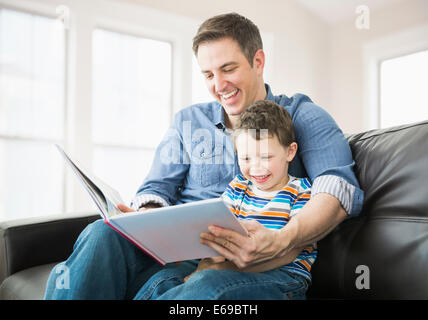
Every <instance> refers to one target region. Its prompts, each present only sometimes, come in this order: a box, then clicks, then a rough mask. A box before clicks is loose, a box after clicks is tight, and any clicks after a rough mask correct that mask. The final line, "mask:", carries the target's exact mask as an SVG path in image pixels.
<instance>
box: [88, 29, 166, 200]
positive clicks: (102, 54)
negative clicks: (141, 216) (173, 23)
mask: <svg viewBox="0 0 428 320" xmlns="http://www.w3.org/2000/svg"><path fill="white" fill-rule="evenodd" d="M171 61H172V48H171V44H170V43H168V42H164V41H158V40H152V39H146V38H142V37H136V36H131V35H127V34H122V33H118V32H112V31H107V30H103V29H96V30H94V33H93V110H92V124H93V126H92V139H93V142H94V154H93V171H94V173H95V174H96V175H97V176H98V177H99V178H101V179H102V180H104V181H105V182H107V183H109V184H110V185H111V186H112V187H114V188H115V189H117V190H118V191H119V192H120V193H121V195H122V197H123V198H124V200H125V201H126V202H129V201H130V200H131V199H132V197H133V196H134V195H135V193H136V191H137V188H138V187H139V186H140V185H141V183H142V181H143V178H144V177H145V175H146V174H147V173H148V171H149V169H150V167H151V163H152V158H153V155H154V150H155V148H156V147H157V145H158V144H159V142H160V140H161V138H162V136H163V135H164V134H165V132H166V131H167V129H168V126H169V124H170V119H171V112H172V105H171V101H172V99H171V83H172V65H171Z"/></svg>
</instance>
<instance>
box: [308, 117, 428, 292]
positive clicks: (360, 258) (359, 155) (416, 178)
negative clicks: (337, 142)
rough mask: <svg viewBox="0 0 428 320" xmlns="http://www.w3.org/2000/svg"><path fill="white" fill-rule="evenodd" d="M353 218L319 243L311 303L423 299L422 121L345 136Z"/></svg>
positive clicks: (426, 171)
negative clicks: (354, 196) (358, 202)
mask: <svg viewBox="0 0 428 320" xmlns="http://www.w3.org/2000/svg"><path fill="white" fill-rule="evenodd" d="M348 141H349V143H350V146H351V149H352V153H353V156H354V160H355V173H356V175H357V178H358V180H359V182H360V186H361V188H362V189H363V190H364V192H365V200H364V206H363V210H362V212H361V214H360V216H359V217H357V218H350V219H347V220H345V221H344V222H343V223H342V224H341V225H340V226H339V227H337V228H336V230H334V231H333V232H332V233H331V234H330V235H328V236H327V237H326V238H325V239H323V240H321V241H320V242H319V243H318V245H319V257H318V259H317V261H316V263H315V264H314V267H313V270H312V274H313V284H312V287H311V288H310V291H309V294H308V297H309V298H334V299H356V298H362V299H427V298H428V285H427V282H426V281H427V280H426V279H428V121H424V122H420V123H416V124H411V125H405V126H399V127H393V128H389V129H380V130H372V131H368V132H364V133H359V134H354V135H350V136H349V137H348Z"/></svg>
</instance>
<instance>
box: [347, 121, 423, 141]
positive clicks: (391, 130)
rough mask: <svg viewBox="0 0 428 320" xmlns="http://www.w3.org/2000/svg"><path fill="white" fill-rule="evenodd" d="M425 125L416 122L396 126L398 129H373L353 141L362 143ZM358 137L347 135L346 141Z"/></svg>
mask: <svg viewBox="0 0 428 320" xmlns="http://www.w3.org/2000/svg"><path fill="white" fill-rule="evenodd" d="M427 124H428V121H423V122H417V123H413V124H408V125H403V126H398V127H393V128H386V129H384V130H382V129H373V130H371V131H368V132H365V133H363V134H362V136H361V137H359V138H355V141H364V140H367V139H371V138H373V137H378V136H381V135H385V134H388V133H395V132H398V131H402V130H406V129H411V128H414V127H419V126H424V125H427ZM370 132H372V133H371V134H370ZM375 132H376V133H375ZM358 135H359V134H349V135H347V137H348V139H349V138H350V139H352V138H353V137H357V136H358Z"/></svg>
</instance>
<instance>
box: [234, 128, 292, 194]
mask: <svg viewBox="0 0 428 320" xmlns="http://www.w3.org/2000/svg"><path fill="white" fill-rule="evenodd" d="M235 144H236V151H237V154H238V162H239V167H240V168H241V172H242V174H243V175H244V176H245V178H247V179H248V180H250V181H251V182H252V183H253V184H254V185H255V186H256V187H257V188H258V189H260V190H263V191H277V190H280V189H281V188H283V187H284V186H285V185H286V184H287V182H288V163H289V162H291V161H292V160H293V158H294V156H295V154H296V151H297V144H296V143H295V142H293V143H292V144H290V146H288V147H284V146H282V145H281V144H280V143H279V140H278V138H277V137H276V136H275V135H272V136H271V137H264V138H263V137H261V139H260V140H256V139H255V138H253V137H252V135H251V134H249V133H248V132H246V131H243V132H242V133H240V134H239V135H238V136H237V138H236V141H235Z"/></svg>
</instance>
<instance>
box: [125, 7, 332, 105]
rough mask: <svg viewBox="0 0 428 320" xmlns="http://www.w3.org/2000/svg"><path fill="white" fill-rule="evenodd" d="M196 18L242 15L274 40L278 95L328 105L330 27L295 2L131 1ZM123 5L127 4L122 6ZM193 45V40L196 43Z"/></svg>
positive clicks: (270, 61) (272, 61) (271, 60)
mask: <svg viewBox="0 0 428 320" xmlns="http://www.w3.org/2000/svg"><path fill="white" fill-rule="evenodd" d="M126 1H127V2H129V3H133V4H141V5H143V6H150V7H153V8H156V9H159V10H165V11H169V12H174V13H176V14H179V15H183V16H188V17H192V18H194V19H197V20H198V21H199V22H202V21H204V20H205V19H207V18H209V17H211V16H214V15H216V14H220V13H227V12H237V13H239V14H242V15H244V16H246V17H248V18H249V19H251V20H252V21H253V22H254V23H255V24H256V25H257V26H258V27H259V29H260V31H261V32H262V33H263V32H265V33H269V34H272V35H273V43H274V45H273V50H272V52H271V55H270V56H268V57H267V60H268V61H267V63H268V64H270V65H272V66H273V68H272V70H271V71H272V72H271V73H272V75H271V76H270V77H269V78H270V79H271V80H270V81H269V83H270V85H271V87H272V90H273V92H274V93H275V94H280V93H284V94H287V95H289V96H291V95H293V94H295V93H297V92H301V93H305V94H308V95H309V96H310V97H311V98H312V99H313V100H314V101H315V102H316V103H318V104H319V105H321V106H323V107H325V108H327V107H326V106H327V105H328V88H329V87H328V83H327V81H325V79H326V78H329V75H328V73H329V67H328V64H327V62H328V60H329V59H328V50H329V46H328V26H327V24H326V23H324V22H323V21H322V20H321V19H320V18H318V17H316V16H315V15H313V14H311V13H310V12H309V11H308V10H306V9H304V8H303V7H302V6H300V5H298V4H297V3H296V2H295V1H294V0H264V1H260V0H234V1H230V0H216V1H206V0H204V1H201V0H182V1H178V0H126ZM121 2H122V1H121ZM190 40H191V39H190Z"/></svg>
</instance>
